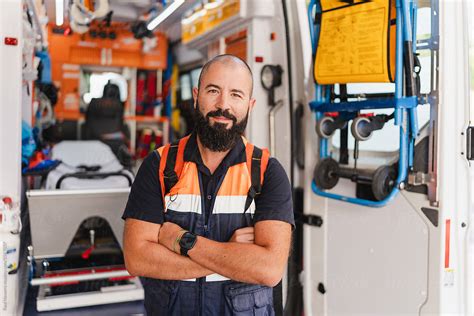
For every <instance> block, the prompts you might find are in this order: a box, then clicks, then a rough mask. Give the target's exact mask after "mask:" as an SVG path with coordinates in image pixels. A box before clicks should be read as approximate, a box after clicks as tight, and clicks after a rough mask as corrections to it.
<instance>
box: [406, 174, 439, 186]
mask: <svg viewBox="0 0 474 316" xmlns="http://www.w3.org/2000/svg"><path fill="white" fill-rule="evenodd" d="M432 180H433V179H432V177H431V175H430V174H428V173H423V172H420V171H418V172H410V173H409V174H408V184H409V185H412V186H418V185H427V184H428V183H430V182H432Z"/></svg>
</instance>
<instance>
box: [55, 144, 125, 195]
mask: <svg viewBox="0 0 474 316" xmlns="http://www.w3.org/2000/svg"><path fill="white" fill-rule="evenodd" d="M51 158H52V159H58V160H61V161H62V163H61V164H60V165H59V166H58V167H57V168H56V169H55V170H53V171H51V172H50V173H49V174H48V177H47V179H46V189H47V190H54V189H66V190H79V189H104V188H105V189H117V188H127V187H130V185H131V182H132V181H133V174H132V173H131V172H130V171H128V170H126V169H124V168H123V166H122V165H121V164H120V162H119V161H118V159H117V157H115V155H114V153H113V152H112V150H111V149H110V147H109V146H107V145H106V144H104V143H102V142H100V141H96V140H92V141H63V142H60V143H59V144H57V145H56V146H54V147H53V149H52V157H51ZM91 169H93V170H91ZM111 174H112V175H111Z"/></svg>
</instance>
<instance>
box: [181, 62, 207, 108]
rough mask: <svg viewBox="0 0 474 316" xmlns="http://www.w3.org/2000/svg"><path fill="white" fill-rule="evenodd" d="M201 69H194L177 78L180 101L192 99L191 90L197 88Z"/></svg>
mask: <svg viewBox="0 0 474 316" xmlns="http://www.w3.org/2000/svg"><path fill="white" fill-rule="evenodd" d="M201 70H202V67H199V68H195V69H193V70H191V71H188V72H184V73H182V74H181V75H180V76H179V88H180V94H181V95H180V96H181V101H188V100H192V99H193V88H194V87H197V86H198V81H199V75H200V74H201Z"/></svg>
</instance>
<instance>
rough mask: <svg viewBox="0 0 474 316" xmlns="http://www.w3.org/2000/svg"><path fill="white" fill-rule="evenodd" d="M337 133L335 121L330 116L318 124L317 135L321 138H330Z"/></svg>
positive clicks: (324, 117)
mask: <svg viewBox="0 0 474 316" xmlns="http://www.w3.org/2000/svg"><path fill="white" fill-rule="evenodd" d="M335 131H336V130H335V129H334V119H333V118H332V117H330V116H323V117H322V118H321V119H320V120H318V121H317V122H316V133H317V134H318V135H319V137H321V138H329V137H331V136H332V135H333V134H334V132H335Z"/></svg>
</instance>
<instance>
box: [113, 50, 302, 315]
mask: <svg viewBox="0 0 474 316" xmlns="http://www.w3.org/2000/svg"><path fill="white" fill-rule="evenodd" d="M252 90H253V79H252V72H251V70H250V68H249V66H248V65H247V64H246V63H245V62H244V61H243V60H241V59H239V58H238V57H235V56H232V55H219V56H217V57H215V58H213V59H211V60H210V61H208V62H207V63H206V64H205V65H204V66H203V68H202V71H201V75H200V77H199V83H198V87H197V88H196V87H195V88H194V89H193V98H194V107H195V114H194V116H195V123H196V127H195V130H194V132H193V133H192V134H191V135H189V136H187V137H185V138H182V139H180V140H179V141H177V142H175V143H173V144H171V145H167V146H163V147H161V148H159V149H158V150H156V151H154V152H153V153H151V154H150V155H149V156H148V157H147V158H146V159H145V160H144V161H143V163H142V165H141V166H140V169H139V171H138V174H137V176H136V178H135V182H134V183H133V186H132V189H131V192H130V196H129V200H128V203H127V206H126V209H125V212H124V214H123V217H122V218H123V219H125V233H124V256H125V265H126V268H127V270H128V271H129V273H130V274H131V275H134V276H140V277H141V280H142V284H143V286H144V290H145V308H146V311H147V314H148V315H216V316H217V315H219V316H221V315H274V313H275V311H274V306H273V295H272V287H274V286H275V285H276V284H278V283H279V282H280V280H281V278H282V275H283V273H284V269H285V267H286V264H287V260H288V254H289V249H290V241H291V231H292V228H293V227H294V218H293V206H292V198H291V187H290V184H289V181H288V177H287V175H286V173H285V171H284V169H283V167H282V166H281V165H280V163H279V162H278V161H277V160H276V159H275V158H273V157H269V155H268V151H266V150H265V149H259V148H257V147H256V146H253V145H252V144H250V143H249V142H248V141H247V140H246V139H245V138H244V137H243V134H244V131H245V127H246V125H247V120H248V117H249V114H250V112H251V111H252V109H253V107H254V105H255V99H253V98H252Z"/></svg>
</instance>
